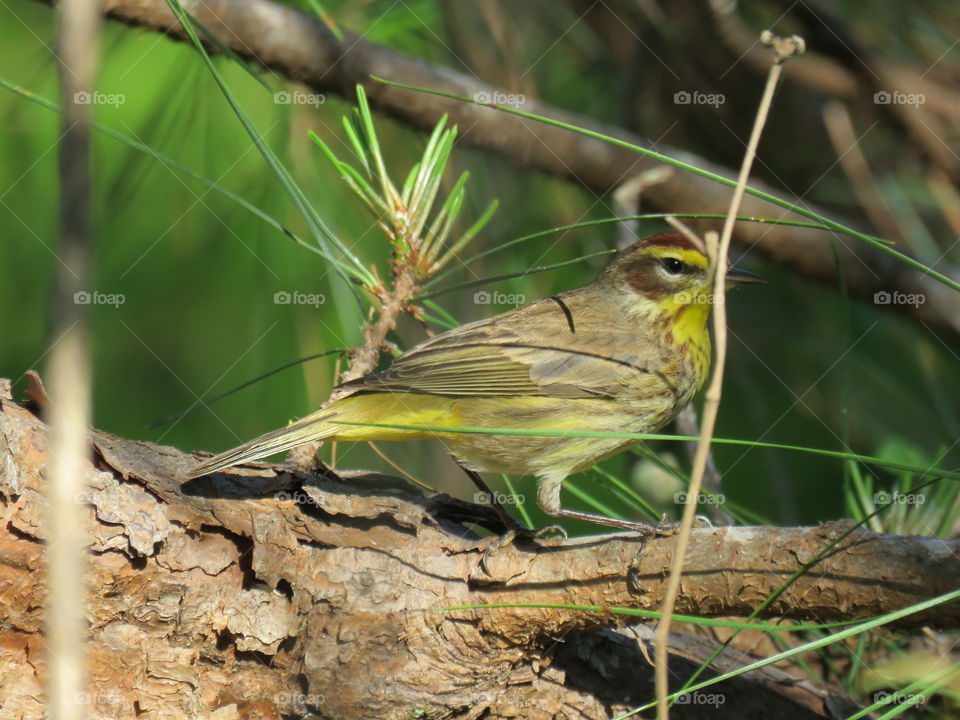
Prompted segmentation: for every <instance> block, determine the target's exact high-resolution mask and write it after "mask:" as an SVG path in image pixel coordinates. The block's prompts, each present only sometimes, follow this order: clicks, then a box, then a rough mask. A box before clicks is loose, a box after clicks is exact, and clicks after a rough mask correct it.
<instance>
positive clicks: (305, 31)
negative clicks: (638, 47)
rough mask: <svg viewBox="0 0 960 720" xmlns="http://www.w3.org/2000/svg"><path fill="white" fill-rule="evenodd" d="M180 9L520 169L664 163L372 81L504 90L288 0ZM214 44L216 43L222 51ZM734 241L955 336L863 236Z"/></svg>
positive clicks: (748, 229)
mask: <svg viewBox="0 0 960 720" xmlns="http://www.w3.org/2000/svg"><path fill="white" fill-rule="evenodd" d="M41 1H44V2H50V0H41ZM182 5H183V7H184V8H185V9H186V10H187V11H188V12H189V13H190V14H191V15H192V16H193V17H195V18H197V19H198V20H199V21H200V22H201V23H203V25H204V26H205V27H207V28H208V29H210V30H211V31H213V32H214V33H215V34H216V35H217V36H218V37H219V38H220V39H221V41H222V42H224V43H225V44H226V45H227V46H229V47H230V48H231V49H232V50H233V51H234V52H236V53H237V54H238V55H240V56H241V57H243V58H246V59H247V60H250V61H252V62H254V63H257V64H260V65H263V66H264V67H268V68H271V69H272V70H273V71H275V72H277V73H280V74H283V75H284V76H286V77H288V78H290V79H292V80H299V81H302V82H304V83H306V84H307V85H309V86H311V87H313V88H315V89H316V90H319V91H321V92H334V93H338V94H340V95H343V96H344V97H346V98H348V99H350V100H351V101H352V100H353V98H354V97H355V94H354V88H355V87H356V85H357V84H358V83H359V84H361V85H363V86H364V89H365V90H366V92H367V95H368V97H369V98H370V102H371V104H372V105H373V106H374V107H376V108H377V109H379V110H381V111H383V112H386V113H389V114H391V115H393V116H395V117H398V118H400V119H401V120H403V121H405V122H408V123H410V124H411V125H413V126H414V127H420V128H423V129H431V128H432V127H433V126H434V125H435V124H436V122H437V121H438V120H439V119H440V117H441V116H442V115H444V114H447V115H449V117H450V119H451V121H452V122H453V123H456V124H457V125H458V126H459V127H460V128H461V129H462V130H463V132H462V136H461V137H462V140H463V141H464V142H466V143H467V144H469V145H473V146H475V147H481V148H485V149H488V150H491V151H493V152H495V153H497V154H499V155H501V156H503V157H504V158H505V159H507V160H508V161H509V162H513V163H516V164H518V165H520V166H524V167H531V168H535V169H538V170H542V171H544V172H547V173H550V174H553V175H557V176H559V177H562V178H565V179H568V180H571V181H573V182H576V183H579V184H581V185H583V186H585V187H587V188H590V189H591V190H593V191H594V192H596V193H606V192H609V191H611V190H614V189H615V188H616V187H617V186H619V185H620V184H622V183H624V182H626V181H628V180H629V179H630V178H631V177H634V176H636V175H639V174H641V173H643V172H646V171H649V170H650V169H651V168H656V167H662V165H661V164H660V163H659V162H658V161H656V160H653V159H651V158H645V157H641V156H639V155H636V154H634V153H631V152H628V151H625V150H622V149H620V148H617V147H614V146H612V145H609V144H607V143H603V142H601V141H599V140H594V139H592V138H588V137H584V136H581V135H577V134H574V133H571V132H568V131H566V130H563V129H560V128H556V127H550V126H547V125H543V124H542V123H538V122H535V121H532V120H526V119H523V118H519V117H515V116H511V115H507V114H504V113H499V112H496V111H494V110H491V109H489V108H486V107H482V106H477V105H471V104H469V103H463V102H459V101H455V100H448V99H445V98H441V97H435V96H432V95H425V94H422V93H416V92H411V91H409V90H403V89H400V88H396V87H390V86H388V85H384V84H383V83H380V82H377V81H375V80H374V79H373V78H372V76H376V77H382V78H385V79H388V80H392V81H395V82H400V83H406V84H410V85H417V86H421V87H429V88H431V89H434V90H439V91H442V92H448V93H453V94H456V95H462V96H467V97H474V96H476V95H478V94H486V95H487V96H488V97H493V96H494V95H496V94H497V92H498V91H497V89H496V88H494V87H491V86H490V85H488V84H486V83H484V82H482V81H481V80H479V79H478V78H476V77H470V76H468V75H465V74H462V73H458V72H455V71H453V70H449V69H447V68H441V67H435V66H433V65H430V64H429V63H426V62H423V61H421V60H418V59H416V58H413V57H410V56H407V55H404V54H402V53H398V52H395V51H393V50H390V49H389V48H385V47H383V46H381V45H377V44H376V43H372V42H369V41H367V40H364V39H363V38H362V37H358V36H356V35H353V34H350V33H347V34H346V37H345V39H344V40H343V42H340V41H338V40H337V39H336V38H335V37H334V35H333V33H331V32H330V30H329V29H328V28H327V27H326V26H324V25H323V23H321V22H320V21H319V20H317V19H316V18H313V17H310V16H308V15H305V14H303V13H301V12H299V11H297V10H295V9H293V8H291V7H288V6H285V5H280V4H277V3H274V2H271V1H270V0H215V1H206V0H205V1H204V2H197V0H183V1H182ZM103 8H104V12H105V13H106V14H107V15H108V16H109V17H111V18H113V19H116V20H119V21H121V22H124V23H127V24H129V25H142V26H146V27H148V28H151V29H153V30H156V31H159V32H162V33H165V34H167V35H170V36H171V37H174V38H177V39H183V37H184V33H183V30H182V28H181V27H180V25H179V23H178V22H177V20H176V19H175V18H174V16H173V14H172V13H171V11H170V8H169V6H168V5H167V2H166V0H103ZM211 50H214V51H215V48H211ZM804 62H808V60H805V61H804ZM801 64H802V63H794V64H793V65H801ZM793 72H796V70H795V69H792V70H790V73H788V74H792V73H793ZM901 80H902V78H901ZM898 87H899V88H900V89H902V90H904V91H906V92H909V91H910V88H909V87H907V86H903V87H901V86H900V85H892V86H890V87H889V88H887V89H888V90H893V89H895V88H898ZM522 109H523V110H525V111H527V112H531V113H535V114H538V115H545V116H547V117H551V118H555V119H558V120H562V121H564V122H567V123H570V124H573V125H578V126H580V127H584V128H588V129H590V130H595V131H597V132H601V133H605V134H607V135H612V136H614V137H617V138H620V139H622V140H626V141H628V142H631V143H634V144H636V145H640V146H642V147H652V145H651V143H649V142H648V141H646V140H645V139H644V138H642V137H639V136H637V135H635V134H633V133H630V132H627V131H626V130H623V129H622V128H618V127H614V126H610V125H604V124H603V123H599V122H596V121H595V120H592V119H591V118H588V117H585V116H583V115H578V114H576V113H572V112H567V111H563V110H559V109H557V108H555V107H551V106H550V105H548V104H546V103H543V102H540V101H538V100H536V99H533V98H529V99H527V100H526V102H525V103H524V105H523V108H522ZM656 149H658V150H660V152H662V153H664V154H666V155H669V156H671V157H674V158H676V159H678V160H683V161H684V162H687V163H689V164H692V165H695V166H697V167H699V168H702V169H704V170H710V171H711V172H714V173H717V174H719V175H723V176H725V177H731V178H732V177H734V176H735V173H734V172H733V171H731V170H730V169H729V168H725V167H722V166H719V165H717V164H716V163H712V162H710V161H708V160H706V159H704V158H702V157H697V156H695V155H693V154H691V153H688V152H685V151H682V150H678V149H676V148H671V147H664V146H658V147H657V148H656ZM751 185H752V186H753V187H756V188H757V189H761V190H765V191H767V192H771V188H769V187H768V186H766V185H765V184H764V183H762V182H759V181H756V182H752V183H751ZM731 192H732V189H731V188H728V187H724V186H722V185H718V184H717V183H715V182H713V181H711V180H708V179H706V178H703V177H700V176H697V175H693V174H691V173H687V172H680V171H678V172H674V173H672V174H671V175H670V177H668V178H667V179H666V180H664V181H663V182H659V183H656V184H655V185H652V186H650V187H649V188H648V189H647V190H646V191H645V193H644V198H645V200H646V201H649V202H650V204H651V205H652V206H653V207H655V208H659V209H661V210H663V211H666V212H701V213H726V211H727V208H728V207H729V205H730V193H731ZM773 194H775V195H776V194H778V193H776V192H774V193H773ZM803 204H804V206H805V207H806V208H808V209H810V210H816V211H818V212H820V213H821V214H822V215H826V216H830V215H831V214H830V213H828V212H825V211H823V210H820V209H819V208H816V207H815V206H813V205H812V204H811V203H808V202H805V201H804V203H803ZM741 214H743V215H746V216H755V217H773V218H782V219H787V220H797V219H802V218H799V217H798V216H795V215H793V214H792V213H789V212H787V211H785V210H783V209H781V208H778V207H776V206H773V205H771V204H769V203H768V202H766V201H765V200H761V199H759V198H755V197H752V196H746V197H745V198H744V200H743V204H742V208H741ZM692 224H693V225H694V226H695V227H697V228H698V229H699V230H701V231H702V230H706V229H708V228H711V227H713V228H718V227H719V221H700V222H695V223H692ZM847 224H850V223H847ZM734 242H736V243H738V244H739V245H740V246H741V247H743V248H747V249H756V250H757V251H759V252H761V253H763V254H765V255H767V256H768V257H770V258H772V259H773V260H775V261H776V262H779V263H783V264H785V265H787V266H789V267H790V268H791V269H792V270H793V271H794V272H796V273H798V274H800V275H804V276H807V277H812V278H816V279H818V280H821V281H825V282H828V283H835V282H836V279H837V277H838V274H842V275H843V278H844V284H845V286H846V288H847V289H848V290H849V291H850V292H851V293H852V294H854V295H856V296H859V297H861V298H866V299H868V300H870V301H872V300H873V298H874V294H875V293H877V292H882V291H886V292H890V293H892V292H894V291H900V292H903V293H905V294H919V295H921V296H923V297H924V298H925V302H923V303H921V304H919V305H912V304H901V305H889V306H887V307H888V308H889V309H893V310H897V311H899V312H903V313H907V314H909V315H911V316H913V317H914V318H916V319H918V320H920V321H922V322H924V323H927V324H929V325H931V326H932V327H935V328H937V329H940V330H942V331H946V332H948V333H950V334H952V335H956V334H957V333H960V294H958V293H957V292H955V291H954V290H952V289H951V288H948V287H946V286H945V285H943V284H942V283H940V282H939V281H937V280H934V279H933V278H930V277H928V276H927V275H924V274H923V273H921V272H919V271H917V270H914V269H913V268H910V267H908V266H906V265H904V264H903V263H901V262H899V261H897V260H896V259H894V258H892V257H891V256H889V255H887V254H885V253H883V252H880V251H879V250H875V249H874V248H872V247H869V246H867V245H864V244H863V243H860V242H858V241H856V240H853V239H851V238H848V237H845V236H841V235H837V234H836V233H830V232H823V231H820V230H812V229H809V228H802V227H787V226H774V225H764V224H758V223H738V224H737V228H736V232H735V235H734ZM834 248H835V249H836V255H835V254H834ZM838 260H839V266H838ZM937 269H938V270H939V271H941V272H943V273H944V274H946V275H948V276H950V277H952V278H953V279H960V270H958V269H957V268H956V267H954V266H951V265H948V264H947V263H945V262H944V261H943V260H941V261H940V262H939V263H938V264H937Z"/></svg>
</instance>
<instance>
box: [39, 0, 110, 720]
mask: <svg viewBox="0 0 960 720" xmlns="http://www.w3.org/2000/svg"><path fill="white" fill-rule="evenodd" d="M60 11H61V14H60V25H59V31H58V59H59V61H60V66H59V76H60V92H61V98H62V101H63V107H64V116H63V135H62V137H61V140H60V148H59V156H60V234H61V241H60V254H59V260H60V265H59V268H58V274H57V281H56V297H55V298H54V302H55V305H54V312H55V317H56V327H55V337H56V338H57V341H56V342H53V343H51V344H52V345H53V351H52V352H51V355H50V365H49V373H50V393H51V397H52V403H51V407H50V413H49V416H50V424H51V446H50V458H49V462H48V466H47V477H48V480H49V484H48V486H47V497H48V506H47V512H46V516H45V522H46V527H47V532H48V533H49V535H48V542H47V578H46V579H47V591H48V595H47V603H46V616H45V624H46V628H47V646H46V650H47V652H46V662H47V707H48V713H49V717H51V718H53V719H54V720H74V719H79V718H83V717H85V715H86V705H87V699H86V698H85V696H84V694H83V690H84V688H85V674H86V653H85V649H84V642H85V638H86V631H87V622H86V620H87V619H86V607H87V606H86V578H85V576H84V573H85V571H86V568H87V555H86V553H87V548H88V547H89V539H88V536H87V527H86V523H87V513H86V508H85V506H84V505H83V503H82V502H81V500H80V497H81V495H82V494H83V491H84V489H85V487H86V485H85V483H84V477H85V474H86V465H87V458H88V456H89V454H90V450H89V447H88V444H87V428H88V426H89V424H90V383H91V377H90V357H89V335H88V333H89V330H88V327H87V317H88V313H87V312H86V309H87V305H86V304H85V303H81V302H78V301H77V300H78V298H77V295H78V293H83V292H86V291H87V290H88V288H87V287H86V286H85V284H86V282H87V281H88V279H89V272H88V267H89V261H90V108H91V105H90V104H89V102H88V101H85V98H84V94H86V93H89V92H90V91H91V90H92V89H93V81H94V76H95V74H96V60H97V46H98V39H99V29H100V7H99V5H98V3H97V2H96V1H95V0H63V2H61V4H60Z"/></svg>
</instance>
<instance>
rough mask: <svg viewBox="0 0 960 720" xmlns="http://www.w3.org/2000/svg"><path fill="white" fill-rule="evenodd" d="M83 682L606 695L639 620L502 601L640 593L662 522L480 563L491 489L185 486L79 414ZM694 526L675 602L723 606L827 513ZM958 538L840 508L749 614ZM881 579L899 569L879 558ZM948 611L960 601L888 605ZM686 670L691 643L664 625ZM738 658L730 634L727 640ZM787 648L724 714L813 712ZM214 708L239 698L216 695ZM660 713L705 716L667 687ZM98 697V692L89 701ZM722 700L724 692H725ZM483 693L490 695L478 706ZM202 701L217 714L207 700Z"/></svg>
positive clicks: (736, 659) (663, 567) (503, 704)
mask: <svg viewBox="0 0 960 720" xmlns="http://www.w3.org/2000/svg"><path fill="white" fill-rule="evenodd" d="M4 384H5V387H6V389H7V390H6V392H7V395H6V397H7V398H9V383H0V468H4V471H3V474H2V475H0V520H2V529H0V677H4V678H5V680H8V681H9V682H7V683H6V684H5V685H4V687H5V688H6V689H5V690H4V694H5V696H4V697H0V703H2V704H3V706H4V707H5V708H6V707H12V706H14V705H16V706H17V707H19V708H20V712H21V715H20V716H21V717H23V718H40V717H42V715H43V712H44V708H43V707H42V705H41V704H40V702H39V701H38V700H37V699H36V698H38V697H40V696H41V692H40V689H39V688H40V686H41V683H42V681H43V676H44V674H45V667H44V665H43V660H42V657H43V654H42V652H41V651H40V650H41V648H42V638H41V637H40V635H39V632H40V627H41V617H40V608H41V607H42V604H43V603H42V600H41V598H42V593H43V589H42V588H41V587H40V586H39V585H38V584H37V582H36V577H37V576H38V575H37V573H38V571H39V569H40V568H41V567H42V564H43V549H44V546H43V543H42V541H43V538H44V530H43V528H42V526H41V524H40V522H39V515H40V507H41V505H42V503H43V501H44V495H43V493H44V491H45V483H44V480H43V468H44V467H45V465H46V463H47V452H46V448H47V443H48V431H47V428H46V426H45V425H43V423H42V422H40V421H39V420H38V419H37V418H36V416H35V415H33V414H32V413H31V412H30V411H29V410H28V409H26V408H24V407H21V406H19V405H16V404H15V403H13V402H12V401H10V400H9V399H4V395H3V389H4V388H3V385H4ZM92 444H93V446H94V449H95V451H96V454H97V458H98V459H97V462H96V465H95V467H89V469H88V479H89V486H90V488H91V489H90V492H89V494H87V495H85V496H84V497H81V498H78V499H77V500H78V502H82V503H83V504H84V505H85V507H87V508H88V511H89V513H90V515H91V520H92V524H93V538H94V539H93V547H92V551H93V554H94V556H93V561H92V563H91V565H92V570H93V572H94V574H95V578H94V581H93V582H92V583H91V586H92V587H93V589H94V590H93V595H92V597H91V598H90V600H89V621H90V634H91V642H90V649H91V650H90V656H91V660H90V662H91V677H92V686H91V688H90V691H89V697H90V699H91V702H92V703H93V704H94V705H97V706H98V707H97V708H96V709H97V710H98V711H99V712H100V714H110V715H111V716H112V717H124V718H125V717H134V715H135V711H136V712H138V713H141V714H142V713H144V712H146V713H148V714H149V716H150V717H152V718H153V717H155V718H166V717H182V716H183V715H184V714H186V715H193V716H196V715H199V714H206V713H208V712H213V711H214V710H217V709H218V708H219V710H220V711H221V712H224V713H225V714H224V715H223V717H234V715H232V714H230V712H233V711H235V712H237V713H240V714H244V713H252V712H253V711H254V710H256V711H257V712H258V713H264V715H263V716H264V717H277V716H278V714H279V713H301V714H302V713H304V712H306V711H307V710H309V709H311V708H312V709H314V710H316V711H317V712H318V714H320V715H322V716H323V717H378V718H401V717H403V718H408V717H410V716H411V714H412V712H413V711H414V710H416V709H418V708H422V709H424V711H426V713H427V716H429V717H439V716H443V717H463V718H467V717H469V718H475V717H478V716H481V715H482V716H483V717H485V718H492V719H498V718H515V717H517V713H518V712H519V713H520V714H522V716H524V717H528V718H568V717H569V718H572V717H578V718H607V717H609V716H610V715H612V714H618V713H621V712H624V711H626V710H628V709H630V708H632V707H635V706H636V705H639V704H642V703H643V702H646V701H647V700H648V699H649V697H650V695H651V693H652V672H651V669H650V667H649V665H648V664H647V662H646V661H645V660H644V657H645V651H646V648H647V644H648V639H647V637H646V636H645V634H644V631H643V630H642V629H634V630H626V629H624V626H625V625H626V623H627V622H628V619H627V618H625V617H623V616H621V615H614V614H611V613H609V612H598V613H587V612H574V611H571V610H562V609H549V608H543V609H537V608H519V607H518V608H508V609H493V608H490V609H485V610H460V611H443V610H442V609H441V608H444V607H451V606H458V605H468V604H477V603H482V604H491V603H576V604H593V605H598V606H602V607H611V606H624V607H635V608H650V609H656V608H657V607H659V605H660V602H661V599H662V597H661V594H662V591H663V586H664V582H665V577H666V572H667V569H668V568H669V565H670V559H671V556H672V553H673V544H674V543H673V540H672V539H671V538H658V539H653V540H649V541H647V542H646V543H644V542H643V541H642V540H638V539H635V538H633V537H630V536H629V535H608V536H602V537H591V538H576V539H571V540H566V541H559V540H557V541H552V542H547V541H538V543H537V544H524V543H522V542H521V543H518V544H516V545H513V546H510V547H509V548H505V549H503V550H501V551H500V552H498V553H497V554H496V555H495V556H494V557H493V558H492V559H491V562H490V570H491V574H490V575H487V574H485V573H484V572H482V571H481V570H480V568H479V564H480V557H481V555H482V552H483V549H484V548H485V546H486V543H487V542H488V540H486V539H481V538H477V537H475V536H473V535H472V534H471V533H470V532H469V531H468V530H467V529H466V528H465V525H466V524H482V525H488V526H494V525H495V523H496V520H495V516H494V515H493V514H492V512H491V511H490V510H489V508H485V507H479V506H474V505H470V504H467V503H463V502H459V501H457V500H454V499H452V498H450V497H448V496H445V495H437V496H433V497H431V498H429V499H424V498H422V497H420V496H418V495H417V494H415V493H414V492H413V491H412V489H411V487H410V486H407V485H405V484H403V483H402V481H399V480H397V479H395V478H387V477H385V476H379V475H371V474H368V473H354V474H351V475H350V476H346V477H332V476H330V477H327V476H310V475H304V474H300V473H297V474H296V476H294V475H292V474H291V473H289V472H287V471H285V470H284V469H282V468H276V469H275V468H272V467H269V466H260V467H258V468H249V467H248V468H242V469H237V470H236V471H235V473H234V472H231V474H229V475H226V474H218V475H217V476H215V477H214V478H212V479H205V480H197V481H192V482H191V483H189V484H188V485H187V486H183V487H181V486H180V484H179V482H178V480H177V478H178V477H179V476H180V475H182V473H184V472H185V471H186V470H187V469H189V468H191V467H193V465H194V463H195V462H196V459H195V458H194V457H192V456H190V455H187V454H185V453H181V452H179V451H178V450H175V449H173V448H168V447H161V446H154V445H151V444H149V443H142V442H133V441H128V440H124V439H122V438H119V437H115V436H112V435H108V434H106V433H101V432H93V434H92ZM845 529H846V527H845V526H844V525H843V524H842V523H832V524H828V525H824V526H822V527H819V528H790V529H777V528H713V529H701V530H697V531H695V532H694V533H693V535H692V537H691V540H690V552H689V556H688V560H687V565H686V570H687V571H686V574H685V576H684V582H683V586H682V589H681V593H680V597H679V598H678V601H677V609H678V611H680V612H685V613H695V614H697V615H701V616H710V615H737V616H742V615H745V614H747V613H748V612H749V611H750V610H752V609H753V608H754V607H756V606H757V605H758V604H759V603H760V602H761V601H762V600H763V599H764V598H765V597H767V596H768V595H769V594H770V593H771V592H773V590H774V589H776V588H777V587H778V586H779V585H780V584H781V583H782V582H783V581H784V580H785V579H786V578H787V577H789V576H790V574H791V573H793V572H794V571H796V570H797V569H799V568H800V567H801V566H802V565H803V563H805V562H808V561H809V560H810V559H811V558H812V557H813V556H814V555H815V554H816V553H817V552H818V551H820V550H821V549H822V548H824V546H825V545H826V544H827V543H828V542H830V541H831V540H833V539H835V538H837V537H838V536H839V535H840V534H842V533H843V532H844V531H845ZM958 549H960V543H958V542H957V541H941V540H937V539H932V538H919V537H890V536H881V535H874V534H872V533H869V532H865V531H856V532H854V533H853V534H851V535H850V536H849V537H848V538H847V539H846V540H844V541H842V542H841V543H840V545H839V546H838V547H837V548H836V549H834V550H833V551H832V552H830V553H829V554H828V556H827V557H826V558H825V559H824V560H823V561H822V562H821V563H819V564H818V565H817V566H816V567H814V568H813V569H812V570H811V571H809V572H808V573H806V574H805V575H803V576H802V577H801V578H800V579H799V581H798V582H797V583H795V584H794V585H793V586H792V587H791V588H790V589H788V590H787V591H786V592H784V593H783V594H782V595H781V596H780V597H779V598H778V599H777V601H776V602H775V603H773V604H772V605H771V606H770V607H769V608H768V609H767V611H766V613H765V615H766V616H767V617H776V618H784V617H786V618H795V619H815V620H817V621H827V620H834V619H854V618H864V617H867V616H873V615H876V614H878V613H882V612H886V611H888V610H892V609H895V608H900V607H903V606H904V605H907V604H909V603H913V602H916V601H919V600H923V599H927V598H930V597H934V596H936V595H938V594H941V593H943V592H944V591H946V590H952V589H954V588H956V587H957V585H958V580H960V561H958V559H957V558H958V553H957V551H958ZM891 578H895V580H891ZM923 624H936V625H937V626H941V627H951V628H955V627H957V626H958V625H960V607H958V606H948V607H942V608H939V609H938V610H937V611H936V612H931V613H927V614H925V615H922V616H920V615H917V616H913V617H909V618H907V619H905V621H904V622H903V623H902V625H901V626H902V627H907V626H917V625H923ZM671 645H672V647H673V648H674V649H675V653H673V655H672V657H671V671H672V672H673V673H674V674H675V678H676V680H677V681H678V682H679V681H682V680H683V679H684V678H686V677H689V675H690V673H691V672H692V671H693V670H694V669H695V668H696V667H697V665H698V663H699V662H700V661H701V660H703V658H704V657H706V655H707V654H708V652H709V650H710V649H712V648H710V647H709V643H702V642H699V643H698V641H696V640H695V639H694V638H691V637H689V636H685V635H676V636H675V637H674V638H673V639H672V643H671ZM750 659H751V658H748V657H745V656H739V655H737V654H736V653H735V652H734V653H732V654H731V655H726V654H725V655H724V660H723V662H724V663H727V664H728V665H727V666H718V667H721V668H722V667H729V664H730V663H735V664H736V663H739V664H741V665H742V664H743V663H745V662H747V661H749V660H750ZM784 680H785V677H784V673H783V671H774V670H772V669H767V670H762V671H755V672H753V673H750V674H747V675H745V676H742V677H740V678H737V679H736V680H734V681H728V682H725V683H722V684H719V685H717V686H716V693H719V694H720V695H722V696H723V698H725V702H726V705H725V708H724V712H725V713H726V714H725V717H730V718H739V717H757V716H758V715H757V714H756V713H757V708H758V707H764V708H766V709H767V710H768V711H769V713H771V714H768V715H765V716H776V715H777V714H778V713H779V714H781V715H783V716H789V717H792V718H794V717H795V718H819V717H830V713H829V708H828V706H830V707H834V706H835V704H836V701H837V699H836V698H828V696H827V694H826V693H825V692H823V691H820V690H817V689H815V688H812V687H809V686H807V685H805V684H803V683H799V684H798V683H797V682H795V681H794V680H795V679H791V682H789V683H788V682H785V681H784ZM228 706H229V707H232V708H233V709H234V710H233V711H230V710H224V708H227V707H228ZM678 708H679V712H676V713H675V714H676V716H677V717H687V718H693V717H700V716H701V715H698V714H695V713H700V712H702V708H701V707H699V706H697V707H695V706H689V707H684V706H678ZM108 711H109V712H108ZM727 711H729V712H727ZM484 713H486V714H484ZM217 717H220V715H217Z"/></svg>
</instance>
